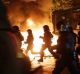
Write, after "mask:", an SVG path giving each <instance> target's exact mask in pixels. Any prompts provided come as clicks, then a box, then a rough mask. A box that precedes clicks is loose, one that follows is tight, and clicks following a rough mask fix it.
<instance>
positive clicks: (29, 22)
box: [26, 19, 34, 26]
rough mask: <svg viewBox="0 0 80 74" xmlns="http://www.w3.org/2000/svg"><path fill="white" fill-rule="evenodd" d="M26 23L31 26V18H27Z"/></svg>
mask: <svg viewBox="0 0 80 74" xmlns="http://www.w3.org/2000/svg"><path fill="white" fill-rule="evenodd" d="M26 23H28V26H32V25H33V24H34V22H33V21H32V20H31V19H28V20H27V21H26Z"/></svg>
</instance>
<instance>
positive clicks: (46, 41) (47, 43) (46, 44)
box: [39, 25, 53, 62]
mask: <svg viewBox="0 0 80 74" xmlns="http://www.w3.org/2000/svg"><path fill="white" fill-rule="evenodd" d="M43 30H44V36H43V37H42V36H40V38H42V39H43V42H44V44H43V45H42V48H41V50H40V60H39V61H40V62H43V56H44V52H43V51H44V50H45V49H46V48H48V50H49V51H50V49H51V43H52V41H51V39H52V38H53V35H52V34H51V32H50V29H49V26H48V25H44V26H43Z"/></svg>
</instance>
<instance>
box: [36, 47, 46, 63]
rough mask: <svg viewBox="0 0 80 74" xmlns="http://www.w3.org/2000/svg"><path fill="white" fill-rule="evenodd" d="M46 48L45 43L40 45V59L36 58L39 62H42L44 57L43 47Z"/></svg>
mask: <svg viewBox="0 0 80 74" xmlns="http://www.w3.org/2000/svg"><path fill="white" fill-rule="evenodd" d="M45 48H46V46H45V45H42V48H41V50H40V59H39V60H38V61H39V62H43V57H44V49H45Z"/></svg>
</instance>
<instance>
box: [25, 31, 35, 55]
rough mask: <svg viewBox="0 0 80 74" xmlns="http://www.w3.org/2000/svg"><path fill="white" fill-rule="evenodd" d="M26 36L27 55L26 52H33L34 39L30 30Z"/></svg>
mask: <svg viewBox="0 0 80 74" xmlns="http://www.w3.org/2000/svg"><path fill="white" fill-rule="evenodd" d="M27 33H28V36H27V39H26V42H25V43H27V44H28V46H27V49H26V53H28V51H29V50H30V51H31V53H32V52H33V46H34V45H33V41H34V37H33V33H32V30H31V29H28V30H27Z"/></svg>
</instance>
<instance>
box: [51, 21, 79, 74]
mask: <svg viewBox="0 0 80 74" xmlns="http://www.w3.org/2000/svg"><path fill="white" fill-rule="evenodd" d="M58 30H59V38H58V41H57V42H58V44H57V47H56V48H57V51H58V53H59V54H60V55H61V57H60V58H59V59H57V61H56V65H55V68H54V70H53V71H52V74H60V73H61V72H62V70H63V69H64V68H65V67H67V68H68V69H69V71H70V73H71V74H79V73H78V70H77V67H76V61H75V59H74V55H73V54H74V50H73V48H74V37H73V35H72V33H70V32H69V29H68V27H67V26H66V25H65V23H63V22H60V23H59V25H58Z"/></svg>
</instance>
